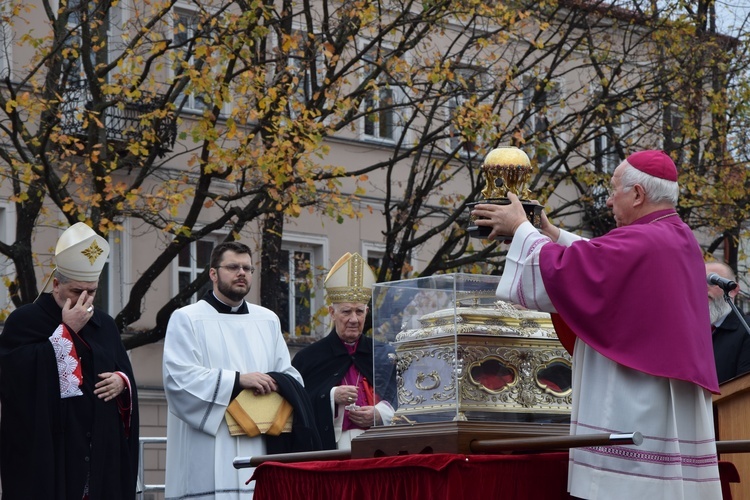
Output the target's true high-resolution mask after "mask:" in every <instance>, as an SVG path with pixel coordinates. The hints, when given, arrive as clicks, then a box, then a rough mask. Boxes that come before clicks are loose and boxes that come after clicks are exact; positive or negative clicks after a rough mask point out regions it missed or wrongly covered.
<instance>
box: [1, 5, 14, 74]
mask: <svg viewBox="0 0 750 500" xmlns="http://www.w3.org/2000/svg"><path fill="white" fill-rule="evenodd" d="M11 8H12V7H11V5H10V2H9V1H8V0H0V78H8V77H9V76H10V73H11V69H12V63H13V57H12V56H13V25H12V24H11V23H10V22H9V21H8V20H9V19H10V18H11V16H10V12H9V11H10V10H11Z"/></svg>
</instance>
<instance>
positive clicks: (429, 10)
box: [0, 0, 745, 347]
mask: <svg viewBox="0 0 750 500" xmlns="http://www.w3.org/2000/svg"><path fill="white" fill-rule="evenodd" d="M4 5H5V8H6V9H7V10H6V11H5V15H4V17H3V22H4V23H5V24H6V27H8V28H10V29H12V30H13V31H14V32H15V33H17V34H18V35H17V37H16V39H15V41H16V46H15V49H14V55H15V54H16V53H18V54H28V55H29V57H27V58H19V59H18V60H24V61H26V60H27V61H28V62H27V63H26V64H16V65H15V66H14V67H13V68H12V71H11V72H9V73H8V74H7V75H6V76H5V78H3V79H2V81H1V82H0V113H1V114H0V134H1V135H2V138H3V140H2V142H1V143H0V161H2V164H3V166H2V177H0V183H2V184H0V190H1V189H5V190H8V191H10V196H9V197H10V199H11V201H12V202H13V203H14V204H15V208H16V210H15V213H16V216H17V224H16V238H15V241H14V242H13V243H11V244H3V243H0V253H1V254H2V255H5V256H7V257H8V258H9V259H10V260H12V262H13V264H14V265H15V268H16V276H15V277H13V278H12V279H11V278H10V277H8V278H6V279H7V286H8V287H9V289H10V290H11V292H12V296H13V302H14V304H15V305H19V304H22V303H26V302H29V301H31V300H33V299H34V298H35V297H36V295H37V293H38V288H39V285H38V283H37V282H36V279H35V273H34V267H35V264H37V262H35V260H34V255H33V253H32V252H31V248H32V241H33V238H34V230H35V228H36V227H39V226H43V225H52V224H56V223H58V214H62V216H63V218H64V223H65V224H68V223H72V222H76V221H79V220H85V221H88V222H90V223H91V224H92V225H93V227H95V228H96V230H97V231H99V232H101V233H102V234H103V235H108V234H110V233H111V232H113V231H119V230H122V224H123V221H124V220H126V219H127V220H129V221H136V222H137V224H138V227H139V231H142V232H147V231H151V232H154V233H156V234H159V235H161V236H162V240H163V242H164V244H163V245H162V246H160V247H159V248H157V249H156V251H155V253H154V258H153V261H152V262H151V264H150V265H149V266H148V268H147V269H145V270H144V271H143V272H141V273H140V274H139V275H138V276H137V277H136V278H135V281H134V282H133V283H132V286H130V295H129V297H128V299H127V302H126V304H125V306H124V307H123V309H122V310H121V311H120V312H119V313H118V314H117V316H116V321H117V324H118V326H119V327H120V328H121V330H122V331H123V332H124V331H126V330H127V329H128V327H129V325H132V324H133V323H134V322H136V321H137V320H138V319H139V318H140V317H141V314H142V312H143V302H144V298H145V297H146V296H147V293H148V291H149V289H150V288H151V287H152V286H153V284H154V282H155V280H156V279H157V278H158V277H159V276H160V275H161V274H162V273H164V272H165V270H167V269H168V268H169V266H171V265H173V264H174V263H175V261H176V259H178V258H179V256H180V254H181V252H183V251H184V250H185V249H186V248H187V247H188V246H189V245H191V244H194V243H195V242H198V241H200V240H202V239H203V238H205V237H207V236H209V235H212V234H215V233H217V232H219V233H221V234H226V235H227V236H226V238H229V239H231V238H235V237H237V236H238V235H239V234H240V233H241V232H242V231H244V230H246V229H247V228H248V227H249V226H250V225H251V224H259V225H260V227H261V228H262V231H263V233H262V244H263V247H264V248H263V251H262V259H263V261H262V266H261V268H262V273H263V275H262V284H263V290H262V292H261V297H262V301H263V303H264V305H267V306H269V307H271V308H274V309H275V308H276V307H275V305H274V300H276V299H277V298H278V296H279V293H278V290H277V289H276V288H275V287H278V286H279V279H278V276H279V275H280V273H281V267H280V264H281V262H280V255H281V252H279V249H280V244H281V239H282V237H283V233H284V228H285V224H287V223H288V221H289V220H292V219H294V218H296V217H298V216H299V215H300V214H301V213H302V212H303V211H312V212H316V213H320V214H322V215H323V216H325V217H327V218H329V219H330V220H331V221H337V220H343V219H345V218H348V217H358V216H360V215H361V214H360V211H361V210H362V209H361V208H360V206H361V205H359V204H358V203H357V201H358V200H359V199H360V198H362V197H364V196H365V195H367V198H368V200H370V203H371V205H372V204H374V205H375V206H376V208H375V209H374V210H378V211H380V212H382V214H383V217H384V219H385V227H386V229H385V230H384V233H383V234H382V239H383V242H384V244H385V249H386V250H385V252H384V257H383V260H382V262H381V265H380V268H379V273H380V276H379V278H380V279H381V280H386V279H388V280H393V279H400V278H404V277H411V276H412V275H413V273H414V269H413V267H412V266H413V256H414V254H415V252H421V253H420V255H423V256H424V255H425V254H426V258H425V260H426V262H425V265H424V266H422V268H421V272H422V274H425V275H427V274H432V273H439V272H445V271H450V270H456V269H464V270H472V271H482V272H493V271H494V270H497V269H499V268H501V267H502V257H503V247H502V246H498V245H496V244H486V242H480V241H477V240H473V239H471V238H469V237H468V235H467V234H466V232H465V225H466V218H467V213H466V203H468V202H470V201H475V200H477V199H480V198H481V195H480V193H481V190H482V189H483V188H484V178H483V176H482V174H481V162H482V159H483V157H484V155H485V154H486V153H487V151H488V150H489V149H490V148H492V147H495V146H497V145H502V144H512V145H516V146H519V147H521V148H523V149H524V150H525V151H527V153H529V155H530V156H531V157H532V160H533V164H534V166H535V168H536V170H535V175H534V177H533V179H532V182H531V183H530V186H529V187H530V188H531V190H532V191H533V192H534V193H535V194H536V195H537V196H538V198H539V199H540V201H541V202H542V203H545V204H547V205H548V207H549V213H550V216H551V217H554V218H557V219H559V220H562V221H564V223H565V224H567V225H568V227H570V228H573V229H583V230H586V231H588V232H593V233H597V232H603V231H606V230H607V228H608V227H609V226H608V225H609V224H610V221H608V220H607V216H606V211H605V210H604V209H603V207H602V204H603V202H602V196H603V195H604V193H605V192H606V186H607V184H608V179H609V177H608V176H609V175H610V173H611V170H612V169H613V168H614V165H616V164H617V163H618V162H619V161H620V160H621V159H622V158H624V157H625V156H626V155H627V153H628V152H630V151H632V150H633V149H634V148H645V147H659V146H661V145H662V144H667V143H666V142H664V130H663V126H664V124H665V123H667V121H665V119H664V118H665V116H667V113H668V112H675V113H678V114H680V113H682V114H680V115H679V116H681V117H683V119H682V120H680V121H675V123H678V122H679V123H680V124H681V125H680V127H681V128H680V130H682V132H681V135H675V134H672V139H673V142H672V143H669V144H671V145H670V146H669V148H668V149H669V150H670V152H673V153H674V155H675V158H676V159H678V160H679V161H680V165H681V167H682V170H683V174H684V175H686V176H687V175H688V173H687V171H688V170H690V169H692V168H694V165H693V164H691V163H690V161H691V160H692V159H693V158H694V155H695V151H696V148H695V145H696V144H708V142H709V140H713V141H715V142H711V143H710V146H705V147H704V148H699V149H698V150H700V151H701V152H703V151H712V154H711V155H708V154H705V153H704V154H703V155H702V158H703V160H702V163H701V165H702V166H705V168H706V170H705V171H706V172H713V173H717V172H718V170H717V168H718V166H719V165H725V164H726V162H727V161H728V159H731V158H732V157H731V155H729V154H722V155H719V154H717V153H715V152H714V151H722V152H723V153H725V152H726V151H725V146H724V147H723V148H722V147H720V143H721V141H722V140H724V139H725V138H726V137H727V134H730V131H731V130H732V126H733V124H734V123H735V122H733V121H731V120H730V119H729V118H728V119H727V122H728V123H726V124H723V125H721V126H719V121H718V120H717V116H724V115H727V114H728V112H727V109H729V108H727V107H726V106H725V104H727V103H730V104H731V103H736V104H733V105H734V106H735V109H736V111H737V112H738V114H741V115H742V116H745V115H744V109H743V108H742V107H741V106H740V105H739V99H740V98H741V97H742V96H741V91H740V90H737V91H736V93H734V94H733V93H731V92H728V93H726V94H725V95H727V96H728V97H732V100H730V99H727V100H726V101H727V102H726V103H725V102H723V101H722V98H721V97H720V96H719V95H718V93H717V92H718V91H719V90H721V89H723V88H726V87H722V85H723V84H724V82H728V81H732V82H737V81H738V79H739V78H740V77H739V71H735V69H734V68H735V66H734V65H735V64H736V61H737V60H741V59H742V58H741V57H738V55H737V52H735V51H736V50H737V48H739V47H742V44H741V43H738V42H737V41H736V40H735V41H731V43H729V44H727V43H725V41H723V39H720V38H717V36H716V34H715V33H706V35H705V37H704V38H702V39H701V41H702V42H703V43H706V42H707V41H711V42H715V43H716V45H715V46H714V48H713V49H712V50H710V51H709V50H706V51H703V50H702V49H701V48H700V45H699V41H693V40H692V38H695V33H696V31H695V30H696V29H697V26H698V23H697V21H696V19H703V18H702V17H700V16H697V17H696V16H695V15H693V16H692V17H691V15H690V12H689V10H688V11H687V12H686V11H685V10H684V9H683V10H682V11H680V10H675V11H674V12H665V11H654V10H653V7H650V3H649V5H648V6H647V7H648V8H640V7H641V6H640V5H639V4H638V3H637V2H634V3H628V5H616V6H613V5H611V4H603V3H598V2H589V1H580V0H579V1H576V0H564V1H563V0H560V1H559V2H541V3H540V2H536V1H530V0H528V1H527V0H520V1H514V2H494V3H492V2H491V3H489V4H488V3H486V2H475V1H472V0H468V1H467V0H458V1H456V0H437V1H430V2H410V1H391V0H375V1H355V2H340V1H328V0H321V1H317V2H314V3H310V2H292V1H284V2H278V3H271V2H256V1H248V0H239V1H219V0H215V1H201V2H180V3H179V4H178V3H177V2H175V1H165V0H158V1H149V2H137V1H136V2H133V3H132V4H130V5H128V6H124V5H122V4H121V3H118V2H111V1H107V0H104V1H86V0H68V1H67V2H65V1H61V2H60V3H59V5H58V4H57V3H53V2H50V1H48V0H38V2H36V3H29V2H25V1H23V2H22V1H10V2H7V3H6V4H4ZM40 16H41V17H43V18H44V20H45V22H44V24H43V28H42V25H41V24H40V23H39V22H38V20H39V19H40ZM32 20H33V21H34V22H33V23H32ZM32 24H33V26H34V29H33V30H32V29H29V27H30V26H31V25H32ZM675 26H678V27H680V29H675ZM691 37H692V38H691ZM691 49H692V50H691ZM720 63H721V64H720ZM712 70H715V71H714V73H716V71H718V72H719V73H718V74H717V75H715V78H716V79H715V80H711V79H710V78H709V77H708V76H706V77H705V78H704V77H701V78H693V80H694V81H691V80H690V79H688V78H686V76H687V75H688V74H689V75H693V76H695V75H703V73H702V71H705V72H706V73H705V74H706V75H709V74H711V73H712ZM688 72H689V73H688ZM683 73H684V74H683ZM678 77H679V78H678ZM712 84H714V85H715V87H712ZM712 88H713V89H714V90H713V93H712V92H711V89H712ZM734 88H736V89H741V88H742V85H741V84H739V83H738V84H737V86H736V87H734ZM735 98H736V99H737V101H735V100H734V99H735ZM690 104H693V105H698V104H699V107H698V108H695V107H693V108H691V107H690V106H689V105H690ZM673 110H674V111H673ZM688 110H691V113H688V112H687V111H688ZM687 118H690V120H691V121H690V123H693V124H694V126H693V128H692V129H689V127H687V125H684V123H688V120H687ZM712 127H713V129H712ZM360 129H361V130H363V131H364V133H365V134H366V135H368V136H369V137H371V138H373V139H375V141H373V142H372V143H370V145H371V149H372V151H374V153H372V154H370V155H367V156H363V159H362V162H361V163H360V164H358V165H356V166H352V165H348V166H342V165H336V164H335V163H334V162H331V161H330V159H329V154H330V151H331V148H332V147H334V146H333V145H334V142H335V141H352V142H356V141H357V140H358V135H357V131H358V130H360ZM688 130H690V133H688V132H687V131H688ZM711 134H713V135H711ZM691 147H692V149H691ZM683 159H684V161H683ZM731 161H734V160H731ZM687 178H688V177H686V179H687ZM708 178H709V177H707V176H704V177H700V176H696V179H697V180H696V182H697V181H701V182H702V181H703V179H708ZM690 179H692V177H690ZM708 187H709V186H707V185H706V183H705V182H703V183H702V184H700V185H699V186H696V187H695V190H694V193H695V195H696V199H697V198H700V197H701V196H705V194H706V193H707V191H706V189H708ZM686 189H691V190H692V189H693V188H692V187H690V186H689V187H687V188H686ZM691 192H693V191H691ZM731 201H732V203H735V202H737V201H739V200H737V199H736V198H732V200H731ZM685 207H687V208H686V210H687V209H688V208H689V211H687V212H686V215H687V216H689V217H697V215H694V214H697V213H698V212H699V211H700V210H698V209H700V208H702V207H698V206H697V205H687V204H686V205H685ZM707 223H708V222H707ZM207 273H208V270H207V269H206V270H205V271H204V272H203V273H202V274H200V275H198V276H197V277H196V278H195V279H194V280H191V281H190V282H189V283H184V284H183V285H182V286H181V287H180V289H179V291H178V292H177V293H176V294H175V295H174V297H171V298H170V299H169V300H168V301H167V302H166V303H164V304H159V306H158V307H159V312H158V314H157V316H156V322H155V325H153V327H149V328H148V329H146V330H144V331H139V332H136V333H135V334H134V335H132V336H129V337H128V338H127V339H126V344H127V346H128V347H136V346H139V345H143V344H146V343H149V342H153V341H155V340H158V339H160V338H162V337H163V335H164V331H165V327H166V323H167V320H168V318H169V315H170V314H171V312H172V311H173V310H174V309H175V308H177V307H179V306H181V305H183V304H185V303H187V302H188V301H189V300H190V299H191V297H193V296H194V295H195V293H196V292H197V291H198V290H200V289H201V288H202V287H204V286H205V285H206V282H207Z"/></svg>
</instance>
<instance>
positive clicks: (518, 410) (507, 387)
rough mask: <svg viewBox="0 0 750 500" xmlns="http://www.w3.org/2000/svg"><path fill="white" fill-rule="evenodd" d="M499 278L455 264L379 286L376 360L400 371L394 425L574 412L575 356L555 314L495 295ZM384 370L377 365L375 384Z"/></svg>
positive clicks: (554, 418) (529, 418)
mask: <svg viewBox="0 0 750 500" xmlns="http://www.w3.org/2000/svg"><path fill="white" fill-rule="evenodd" d="M499 281H500V277H499V276H486V275H474V274H463V273H456V274H447V275H440V276H430V277H426V278H417V279H413V280H404V281H397V282H389V283H379V284H377V285H375V287H374V290H373V332H374V337H375V349H376V353H375V360H376V364H377V363H378V360H384V359H388V360H389V361H390V362H391V363H393V364H395V368H396V375H397V376H396V384H397V405H398V406H397V408H396V414H395V417H394V419H393V424H413V423H423V422H440V421H450V420H453V421H464V420H468V421H501V422H539V423H544V422H555V423H565V422H568V421H569V419H570V408H571V375H572V373H571V362H570V356H569V355H568V353H567V352H566V351H565V349H564V348H563V347H562V345H561V344H560V342H559V340H558V339H557V335H556V334H555V331H554V328H553V326H552V322H551V319H550V316H549V314H547V313H541V312H537V311H530V310H521V309H519V308H517V307H514V306H513V305H511V304H508V303H506V302H502V301H498V300H497V298H496V297H495V290H496V288H497V285H498V283H499ZM381 362H382V361H381ZM386 372H387V370H379V369H378V367H377V366H376V370H375V374H376V376H375V379H376V380H375V381H374V382H375V390H376V392H381V391H379V390H378V386H379V384H383V383H385V377H382V380H378V378H379V376H378V374H379V373H386ZM381 389H382V387H381Z"/></svg>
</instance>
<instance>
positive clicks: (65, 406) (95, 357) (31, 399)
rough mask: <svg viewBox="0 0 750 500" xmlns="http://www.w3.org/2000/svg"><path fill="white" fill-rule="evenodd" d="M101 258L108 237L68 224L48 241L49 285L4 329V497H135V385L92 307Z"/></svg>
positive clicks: (113, 334)
mask: <svg viewBox="0 0 750 500" xmlns="http://www.w3.org/2000/svg"><path fill="white" fill-rule="evenodd" d="M108 255H109V244H108V243H107V240H105V239H104V238H102V237H101V236H99V235H98V234H96V233H95V232H94V230H93V229H91V228H90V227H89V226H87V225H86V224H84V223H82V222H79V223H76V224H74V225H72V226H71V227H69V228H68V229H67V230H65V232H63V234H62V235H61V236H60V239H59V240H58V242H57V246H56V248H55V264H56V266H57V267H56V268H55V270H54V271H53V274H52V276H51V280H48V282H47V284H46V285H45V287H44V289H43V291H42V293H41V294H40V295H39V297H38V298H37V299H36V301H35V302H34V303H33V304H27V305H25V306H22V307H20V308H18V309H16V310H15V311H13V312H12V313H11V314H10V316H8V319H7V321H6V322H5V328H4V329H3V333H2V335H0V402H1V403H2V417H0V442H1V443H2V447H1V448H2V451H1V452H0V475H2V488H3V498H4V499H6V500H16V499H18V500H25V499H29V498H34V499H45V500H71V499H76V500H78V499H88V500H132V499H133V498H135V489H136V479H137V476H138V404H137V394H136V385H135V379H134V377H133V370H132V367H131V365H130V360H129V358H128V355H127V352H126V351H125V348H124V347H123V345H122V342H121V340H120V332H119V331H118V329H117V326H116V325H115V322H114V320H113V319H112V318H111V317H110V316H109V315H107V314H106V313H105V312H104V311H100V310H98V309H95V308H94V305H93V304H94V297H95V296H96V292H97V288H98V286H99V274H100V273H101V271H102V268H103V267H104V264H105V263H106V261H107V256H108ZM49 285H51V289H50V286H49Z"/></svg>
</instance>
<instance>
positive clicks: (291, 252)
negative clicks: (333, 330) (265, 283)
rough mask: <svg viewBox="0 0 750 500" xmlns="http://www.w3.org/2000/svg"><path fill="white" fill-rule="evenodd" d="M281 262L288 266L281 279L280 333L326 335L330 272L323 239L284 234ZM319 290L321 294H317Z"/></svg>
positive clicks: (307, 235)
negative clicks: (325, 265) (326, 267)
mask: <svg viewBox="0 0 750 500" xmlns="http://www.w3.org/2000/svg"><path fill="white" fill-rule="evenodd" d="M281 252H282V255H281V258H280V259H279V262H281V263H286V266H287V267H286V269H285V270H283V271H282V273H281V276H280V280H281V283H282V285H283V286H282V287H281V289H282V290H281V294H282V296H281V298H280V300H279V304H280V306H279V310H278V311H276V312H277V313H278V315H279V319H280V320H281V331H282V332H284V333H285V334H288V335H290V336H295V337H296V336H306V335H313V336H319V335H323V334H325V333H326V330H325V329H326V327H327V325H326V324H325V323H326V321H327V319H328V318H327V314H328V312H327V309H326V307H325V300H324V299H325V292H324V291H323V281H324V280H325V276H326V273H327V271H325V270H324V269H323V263H324V262H325V261H326V258H327V255H326V253H327V241H326V239H325V238H324V237H318V236H313V235H309V234H297V233H292V232H287V231H285V232H284V241H283V242H282V244H281ZM316 291H320V293H316Z"/></svg>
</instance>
